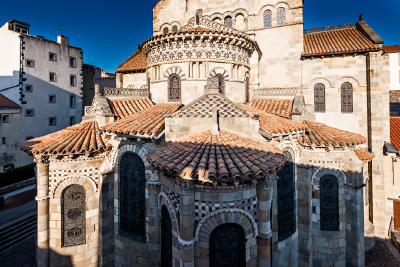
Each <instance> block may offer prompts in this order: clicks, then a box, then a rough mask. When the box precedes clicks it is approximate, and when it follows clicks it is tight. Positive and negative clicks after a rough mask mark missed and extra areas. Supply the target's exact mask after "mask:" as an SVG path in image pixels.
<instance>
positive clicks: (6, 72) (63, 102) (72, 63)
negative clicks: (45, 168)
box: [0, 20, 83, 172]
mask: <svg viewBox="0 0 400 267" xmlns="http://www.w3.org/2000/svg"><path fill="white" fill-rule="evenodd" d="M29 26H30V25H29V24H27V23H24V22H21V21H17V20H11V21H9V22H7V23H5V24H4V25H3V26H2V27H1V28H0V47H1V48H2V49H0V94H2V95H4V96H5V97H7V98H8V99H10V100H12V101H13V102H15V103H16V104H18V105H19V106H20V107H21V116H20V122H19V127H18V128H19V129H20V130H19V132H18V133H17V132H15V133H12V132H13V131H7V132H11V133H12V134H15V135H19V136H20V137H19V141H18V143H19V144H18V145H16V146H12V147H7V148H3V147H1V150H2V151H1V153H0V154H4V153H7V154H15V155H16V156H15V158H14V159H13V160H12V161H13V162H12V163H13V164H14V166H15V167H18V166H23V165H26V164H29V163H31V162H32V158H30V157H28V156H26V155H25V154H24V153H23V152H22V151H20V150H19V145H20V144H21V143H23V142H25V141H26V140H29V139H32V138H35V137H38V136H43V135H46V134H49V133H52V132H55V131H58V130H61V129H64V128H65V127H67V126H70V125H74V124H76V123H79V122H80V121H81V119H82V94H83V91H82V83H83V78H82V65H83V61H82V58H83V55H82V49H80V48H77V47H74V46H70V45H69V43H68V42H69V39H68V38H67V37H65V36H63V35H59V36H58V37H57V42H55V41H51V40H47V39H45V38H44V37H42V36H33V35H30V34H29ZM0 127H8V125H6V124H2V125H1V126H0ZM3 132H5V131H3ZM2 137H3V136H2ZM4 137H6V139H7V136H4ZM10 149H12V150H16V151H3V150H10ZM1 171H3V166H0V172H1Z"/></svg>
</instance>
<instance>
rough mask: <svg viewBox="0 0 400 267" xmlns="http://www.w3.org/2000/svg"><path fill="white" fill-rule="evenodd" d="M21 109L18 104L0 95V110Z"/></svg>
mask: <svg viewBox="0 0 400 267" xmlns="http://www.w3.org/2000/svg"><path fill="white" fill-rule="evenodd" d="M17 108H21V107H20V106H19V105H18V104H16V103H15V102H13V101H11V100H10V99H8V98H7V97H5V96H4V95H2V94H0V109H17Z"/></svg>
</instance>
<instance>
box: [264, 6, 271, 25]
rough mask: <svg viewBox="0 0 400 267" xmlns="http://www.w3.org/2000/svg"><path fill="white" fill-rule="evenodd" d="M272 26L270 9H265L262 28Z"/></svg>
mask: <svg viewBox="0 0 400 267" xmlns="http://www.w3.org/2000/svg"><path fill="white" fill-rule="evenodd" d="M270 27H272V12H271V10H266V11H265V12H264V28H270Z"/></svg>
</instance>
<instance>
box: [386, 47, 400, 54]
mask: <svg viewBox="0 0 400 267" xmlns="http://www.w3.org/2000/svg"><path fill="white" fill-rule="evenodd" d="M382 48H383V50H385V51H386V52H389V53H390V52H400V45H384V46H383V47H382Z"/></svg>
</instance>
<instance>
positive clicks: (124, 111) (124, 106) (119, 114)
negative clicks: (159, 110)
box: [108, 98, 154, 120]
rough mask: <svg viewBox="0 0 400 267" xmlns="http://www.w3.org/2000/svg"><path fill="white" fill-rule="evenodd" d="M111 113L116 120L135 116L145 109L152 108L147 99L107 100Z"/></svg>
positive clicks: (151, 103)
mask: <svg viewBox="0 0 400 267" xmlns="http://www.w3.org/2000/svg"><path fill="white" fill-rule="evenodd" d="M108 104H109V105H110V109H111V112H112V113H113V114H114V117H115V119H116V120H119V119H122V118H125V117H128V116H131V115H133V114H136V113H138V112H140V111H142V110H144V109H146V108H149V107H152V106H154V104H153V102H151V100H150V99H149V98H138V99H126V100H108Z"/></svg>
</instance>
